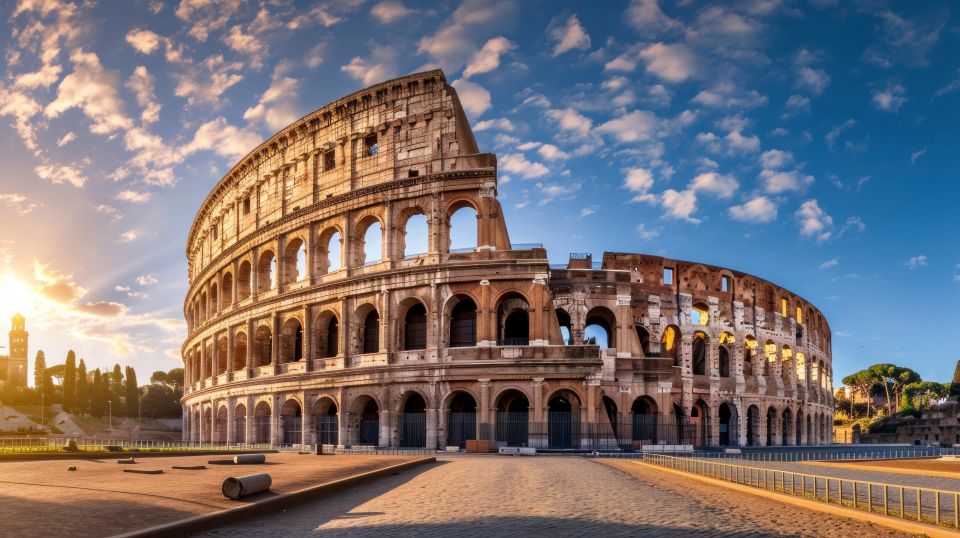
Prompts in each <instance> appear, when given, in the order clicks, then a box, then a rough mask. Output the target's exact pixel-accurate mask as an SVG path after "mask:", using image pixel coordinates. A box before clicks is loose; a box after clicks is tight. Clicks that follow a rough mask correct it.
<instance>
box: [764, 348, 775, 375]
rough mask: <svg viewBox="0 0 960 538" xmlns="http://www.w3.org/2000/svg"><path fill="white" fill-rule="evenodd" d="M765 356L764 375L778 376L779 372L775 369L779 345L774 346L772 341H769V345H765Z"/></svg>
mask: <svg viewBox="0 0 960 538" xmlns="http://www.w3.org/2000/svg"><path fill="white" fill-rule="evenodd" d="M763 356H764V357H765V358H766V361H764V362H765V363H766V364H764V374H766V375H770V374H773V375H776V373H777V371H776V370H775V369H774V368H775V367H776V364H777V344H774V343H773V341H772V340H767V343H766V344H764V345H763Z"/></svg>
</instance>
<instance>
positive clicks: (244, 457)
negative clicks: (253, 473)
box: [233, 454, 267, 465]
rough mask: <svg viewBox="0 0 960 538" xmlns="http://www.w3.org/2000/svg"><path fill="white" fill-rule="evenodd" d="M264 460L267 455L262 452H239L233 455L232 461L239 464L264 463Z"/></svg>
mask: <svg viewBox="0 0 960 538" xmlns="http://www.w3.org/2000/svg"><path fill="white" fill-rule="evenodd" d="M266 461H267V457H266V456H264V455H263V454H240V455H237V456H234V457H233V463H236V464H240V465H250V464H256V463H264V462H266Z"/></svg>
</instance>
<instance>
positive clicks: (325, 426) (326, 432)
mask: <svg viewBox="0 0 960 538" xmlns="http://www.w3.org/2000/svg"><path fill="white" fill-rule="evenodd" d="M316 429H317V444H318V445H339V444H340V427H339V424H338V420H337V415H320V416H318V417H317V426H316Z"/></svg>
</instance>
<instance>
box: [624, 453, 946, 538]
mask: <svg viewBox="0 0 960 538" xmlns="http://www.w3.org/2000/svg"><path fill="white" fill-rule="evenodd" d="M631 463H634V464H636V465H642V466H644V467H648V468H650V469H651V470H656V471H658V472H667V473H672V474H675V475H678V476H682V477H685V478H690V479H693V480H698V481H700V482H703V483H706V484H712V485H714V486H721V487H725V488H727V489H732V490H736V491H740V492H743V493H749V494H751V495H756V496H758V497H764V498H766V499H772V500H775V501H779V502H782V503H785V504H792V505H794V506H799V507H801V508H806V509H808V510H814V511H817V512H823V513H826V514H830V515H834V516H839V517H845V518H848V519H855V520H857V521H864V522H866V523H872V524H874V525H878V526H881V527H887V528H889V529H894V530H898V531H904V532H910V533H915V534H922V535H924V536H931V537H933V538H940V537H943V538H947V537H952V538H956V536H957V532H956V531H954V530H950V529H946V528H939V527H934V526H932V525H925V524H922V523H916V522H913V521H909V520H905V519H899V518H893V517H889V516H884V515H880V514H874V513H870V512H863V511H861V510H854V509H852V508H846V507H843V506H838V505H833V504H826V503H822V502H818V501H811V500H808V499H801V498H799V497H794V496H791V495H784V494H782V493H776V492H771V491H767V490H762V489H757V488H755V487H752V486H746V485H743V484H736V483H733V482H727V481H725V480H717V479H715V478H707V477H705V476H700V475H696V474H692V473H686V472H683V471H678V470H676V469H671V468H669V467H661V466H659V465H653V464H650V463H644V462H640V461H634V462H631Z"/></svg>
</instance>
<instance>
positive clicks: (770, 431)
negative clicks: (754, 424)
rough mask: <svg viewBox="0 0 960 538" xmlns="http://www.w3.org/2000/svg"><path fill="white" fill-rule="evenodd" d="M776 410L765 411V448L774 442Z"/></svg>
mask: <svg viewBox="0 0 960 538" xmlns="http://www.w3.org/2000/svg"><path fill="white" fill-rule="evenodd" d="M776 426H777V410H776V409H774V408H772V407H771V408H769V409H767V446H773V444H774V443H775V442H776V440H777V437H776V433H777V432H776Z"/></svg>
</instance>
